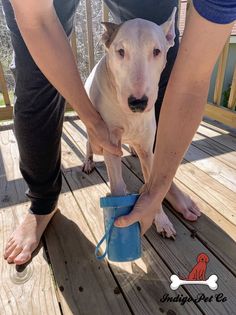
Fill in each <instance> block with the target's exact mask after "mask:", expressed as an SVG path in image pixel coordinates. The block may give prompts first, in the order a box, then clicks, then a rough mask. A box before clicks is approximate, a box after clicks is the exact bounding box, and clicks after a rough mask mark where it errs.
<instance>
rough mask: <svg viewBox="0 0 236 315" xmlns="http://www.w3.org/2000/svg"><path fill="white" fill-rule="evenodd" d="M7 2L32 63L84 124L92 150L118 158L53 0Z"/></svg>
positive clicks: (16, 0)
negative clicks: (79, 69) (85, 86)
mask: <svg viewBox="0 0 236 315" xmlns="http://www.w3.org/2000/svg"><path fill="white" fill-rule="evenodd" d="M11 3H12V6H13V9H14V13H15V17H16V21H17V24H18V27H19V29H20V32H21V34H22V37H23V39H24V41H25V43H26V45H27V48H28V49H29V52H30V54H31V55H32V57H33V59H34V61H35V63H36V64H37V65H38V67H39V68H40V70H41V71H42V72H43V74H44V75H45V76H46V77H47V79H48V80H49V81H50V82H51V83H52V84H53V85H54V86H55V88H56V89H57V90H58V91H59V92H60V93H61V94H62V95H63V96H64V98H65V99H66V100H67V101H68V102H69V103H70V104H71V106H72V107H73V109H74V110H75V111H76V112H77V113H78V115H79V116H80V118H81V120H82V121H83V122H84V123H85V125H86V127H87V130H88V132H89V134H90V141H91V143H92V145H93V149H95V151H101V150H102V149H103V148H105V149H106V150H107V151H111V153H113V154H116V155H121V150H120V149H118V148H117V147H116V146H114V145H112V144H111V143H110V141H109V135H108V131H107V128H106V125H105V123H104V122H103V120H102V119H101V117H100V115H99V114H98V113H97V112H96V110H95V109H94V107H93V105H92V104H91V102H90V100H89V98H88V96H87V94H86V91H85V89H84V87H83V83H82V81H81V78H80V75H79V72H78V70H77V66H76V63H75V60H74V57H73V53H72V50H71V47H70V44H69V41H68V39H67V36H66V34H65V32H64V29H63V27H62V25H61V23H60V21H59V19H58V17H57V15H56V12H55V9H54V6H53V0H40V1H36V0H24V1H22V0H11ZM94 146H95V148H94ZM100 153H102V152H100Z"/></svg>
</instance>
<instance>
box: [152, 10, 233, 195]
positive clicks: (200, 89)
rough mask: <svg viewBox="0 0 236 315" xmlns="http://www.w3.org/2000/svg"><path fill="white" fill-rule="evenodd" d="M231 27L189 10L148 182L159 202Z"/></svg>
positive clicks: (197, 115)
mask: <svg viewBox="0 0 236 315" xmlns="http://www.w3.org/2000/svg"><path fill="white" fill-rule="evenodd" d="M231 28H232V24H231V25H217V24H213V23H211V22H208V21H206V20H204V19H203V18H201V17H200V16H199V15H198V14H197V12H196V11H195V10H194V9H192V11H191V13H190V16H189V21H188V24H187V27H186V30H185V34H184V37H183V39H182V43H181V47H180V51H179V53H178V57H177V60H176V63H175V66H174V68H173V71H172V74H171V78H170V81H169V84H168V87H167V90H166V94H165V98H164V102H163V106H162V110H161V114H160V120H159V125H158V134H157V141H156V148H155V154H154V162H153V168H152V172H151V178H150V181H149V185H148V190H149V191H150V192H153V194H155V195H156V198H157V199H158V200H159V201H162V199H163V198H164V197H165V195H166V193H167V191H168V189H169V187H170V185H171V182H172V179H173V177H174V175H175V173H176V170H177V168H178V166H179V164H180V163H181V160H182V158H183V156H184V153H185V151H186V150H187V148H188V146H189V144H190V143H191V140H192V138H193V135H194V133H195V132H196V129H197V127H198V125H199V123H200V121H201V119H202V114H203V110H204V106H205V104H206V100H207V94H208V87H209V81H210V77H211V72H212V69H213V67H214V64H215V62H216V60H217V57H218V55H219V53H220V51H221V50H222V48H223V45H224V43H225V41H226V39H227V37H228V36H229V33H230V30H231ZM198 39H199V40H198Z"/></svg>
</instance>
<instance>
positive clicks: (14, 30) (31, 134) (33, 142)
mask: <svg viewBox="0 0 236 315" xmlns="http://www.w3.org/2000/svg"><path fill="white" fill-rule="evenodd" d="M77 3H78V1H76V0H67V1H63V0H56V1H54V6H55V9H56V11H57V15H58V17H59V19H60V21H61V23H62V25H63V27H64V30H65V32H66V34H67V35H68V36H69V35H70V34H71V31H72V28H73V18H74V13H75V9H76V5H77ZM3 6H4V11H5V15H6V20H7V24H8V27H9V29H10V32H11V38H12V44H13V48H14V54H15V71H14V72H15V80H16V82H15V83H16V87H15V95H16V102H15V106H14V129H15V135H16V139H17V143H18V147H19V153H20V169H21V172H22V175H23V177H24V179H25V181H26V182H27V184H28V187H29V189H28V191H27V196H28V197H29V199H30V201H31V207H30V211H31V212H32V213H34V214H48V213H50V212H51V211H53V210H54V208H55V206H56V203H57V200H58V196H59V193H60V190H61V182H62V179H61V170H60V164H61V133H62V124H63V116H64V104H65V101H64V99H63V97H62V96H61V95H60V94H59V93H58V91H57V90H56V89H55V88H54V87H53V86H52V85H51V83H50V82H49V81H48V80H47V79H46V78H45V76H44V75H43V74H42V72H41V71H40V70H39V68H38V67H37V65H36V64H35V63H34V61H33V59H32V57H31V55H30V53H29V51H28V49H27V47H26V45H25V43H24V41H23V39H22V37H21V34H20V32H19V29H18V27H17V24H16V21H15V18H14V13H13V10H12V7H11V4H10V2H9V1H8V0H3ZM42 49H43V48H42Z"/></svg>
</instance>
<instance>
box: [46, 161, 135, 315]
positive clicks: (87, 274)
mask: <svg viewBox="0 0 236 315" xmlns="http://www.w3.org/2000/svg"><path fill="white" fill-rule="evenodd" d="M64 158H65V155H64ZM69 161H70V159H69ZM68 190H69V189H68V186H67V183H66V181H65V180H63V188H62V193H61V195H60V200H59V209H60V211H59V212H57V213H56V214H55V216H54V217H53V219H52V221H51V224H50V225H49V227H48V229H47V231H46V233H45V239H46V244H47V249H48V254H49V257H50V262H51V265H52V270H53V274H54V277H55V280H56V284H57V288H58V295H59V301H60V303H61V308H62V311H63V313H64V314H66V315H69V314H73V315H76V314H94V315H98V314H115V315H116V314H117V315H120V314H131V312H130V310H129V307H128V306H127V304H126V302H125V299H124V297H123V296H122V294H115V293H114V291H115V290H116V287H117V284H116V281H115V280H114V278H113V276H112V274H111V272H110V270H109V268H108V266H107V264H106V262H98V261H97V260H96V259H95V257H94V250H95V245H94V244H95V240H94V237H93V235H92V233H91V231H90V229H89V227H88V225H87V223H86V221H85V219H84V217H83V214H82V212H81V209H80V204H78V203H77V202H76V200H75V198H74V197H73V194H72V193H71V192H70V191H69V192H68ZM115 292H116V291H115Z"/></svg>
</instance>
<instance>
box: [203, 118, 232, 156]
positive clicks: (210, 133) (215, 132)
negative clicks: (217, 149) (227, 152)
mask: <svg viewBox="0 0 236 315" xmlns="http://www.w3.org/2000/svg"><path fill="white" fill-rule="evenodd" d="M198 133H199V134H201V135H204V136H207V137H208V138H211V139H212V140H214V141H216V142H218V143H220V144H223V145H224V146H226V147H228V148H229V149H231V150H232V151H235V150H236V137H234V136H232V135H231V134H230V133H229V132H227V131H224V130H222V129H219V128H217V127H215V126H212V125H209V124H206V123H203V124H201V125H200V126H199V127H198Z"/></svg>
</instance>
